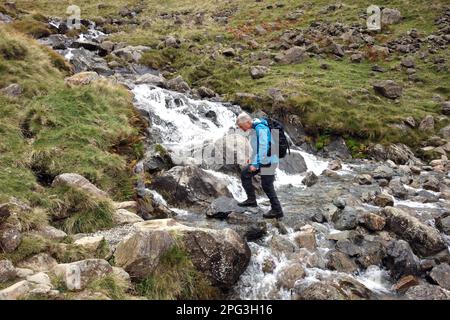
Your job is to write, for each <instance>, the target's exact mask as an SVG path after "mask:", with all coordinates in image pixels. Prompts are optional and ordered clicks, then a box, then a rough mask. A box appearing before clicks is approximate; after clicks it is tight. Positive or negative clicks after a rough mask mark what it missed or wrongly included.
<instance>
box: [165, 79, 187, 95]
mask: <svg viewBox="0 0 450 320" xmlns="http://www.w3.org/2000/svg"><path fill="white" fill-rule="evenodd" d="M166 86H167V88H168V89H170V90H173V91H177V92H183V93H187V92H189V91H191V88H190V87H189V85H188V84H187V82H186V81H184V80H183V78H182V77H181V76H178V77H176V78H173V79H170V80H169V81H167V82H166Z"/></svg>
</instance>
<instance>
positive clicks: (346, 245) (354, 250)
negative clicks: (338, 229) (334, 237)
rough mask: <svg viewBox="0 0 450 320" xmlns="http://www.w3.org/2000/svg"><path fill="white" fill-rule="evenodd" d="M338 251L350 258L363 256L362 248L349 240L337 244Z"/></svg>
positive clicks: (342, 240) (339, 241)
mask: <svg viewBox="0 0 450 320" xmlns="http://www.w3.org/2000/svg"><path fill="white" fill-rule="evenodd" d="M336 250H337V251H339V252H342V253H345V254H346V255H348V256H350V257H356V256H359V255H361V252H362V248H361V246H360V245H359V244H358V245H357V244H355V243H353V241H350V240H349V239H340V240H338V242H337V243H336Z"/></svg>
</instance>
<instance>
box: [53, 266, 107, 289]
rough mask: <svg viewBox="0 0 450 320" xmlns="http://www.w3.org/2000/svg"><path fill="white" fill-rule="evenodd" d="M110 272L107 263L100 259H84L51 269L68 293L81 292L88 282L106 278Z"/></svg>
mask: <svg viewBox="0 0 450 320" xmlns="http://www.w3.org/2000/svg"><path fill="white" fill-rule="evenodd" d="M112 271H113V269H112V267H111V265H110V264H109V263H108V261H106V260H102V259H86V260H81V261H77V262H72V263H64V264H58V265H56V266H55V267H54V268H53V269H52V272H53V273H54V274H55V275H56V276H57V277H60V278H61V279H62V280H63V281H64V284H65V285H66V287H67V289H68V290H70V291H76V290H82V289H84V288H86V286H87V285H88V284H89V283H90V282H92V281H94V280H96V279H99V278H102V277H104V276H107V275H108V274H110V273H112Z"/></svg>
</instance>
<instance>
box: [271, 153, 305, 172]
mask: <svg viewBox="0 0 450 320" xmlns="http://www.w3.org/2000/svg"><path fill="white" fill-rule="evenodd" d="M278 167H279V169H280V170H283V171H284V172H286V173H287V174H299V173H303V172H305V171H306V170H308V167H307V166H306V162H305V159H304V158H303V156H302V155H301V154H300V153H297V152H291V154H287V155H286V157H284V158H283V159H280V164H279V166H278Z"/></svg>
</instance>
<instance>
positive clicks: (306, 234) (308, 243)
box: [295, 226, 317, 251]
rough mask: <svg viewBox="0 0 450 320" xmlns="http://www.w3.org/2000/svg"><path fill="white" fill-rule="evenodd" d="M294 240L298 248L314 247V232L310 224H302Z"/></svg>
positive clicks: (313, 248)
mask: <svg viewBox="0 0 450 320" xmlns="http://www.w3.org/2000/svg"><path fill="white" fill-rule="evenodd" d="M295 241H296V242H297V244H298V246H299V247H300V248H306V249H308V250H309V251H314V250H315V249H316V246H317V244H316V232H315V230H314V228H313V227H311V226H304V227H302V228H301V229H300V231H299V232H297V233H296V235H295Z"/></svg>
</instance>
